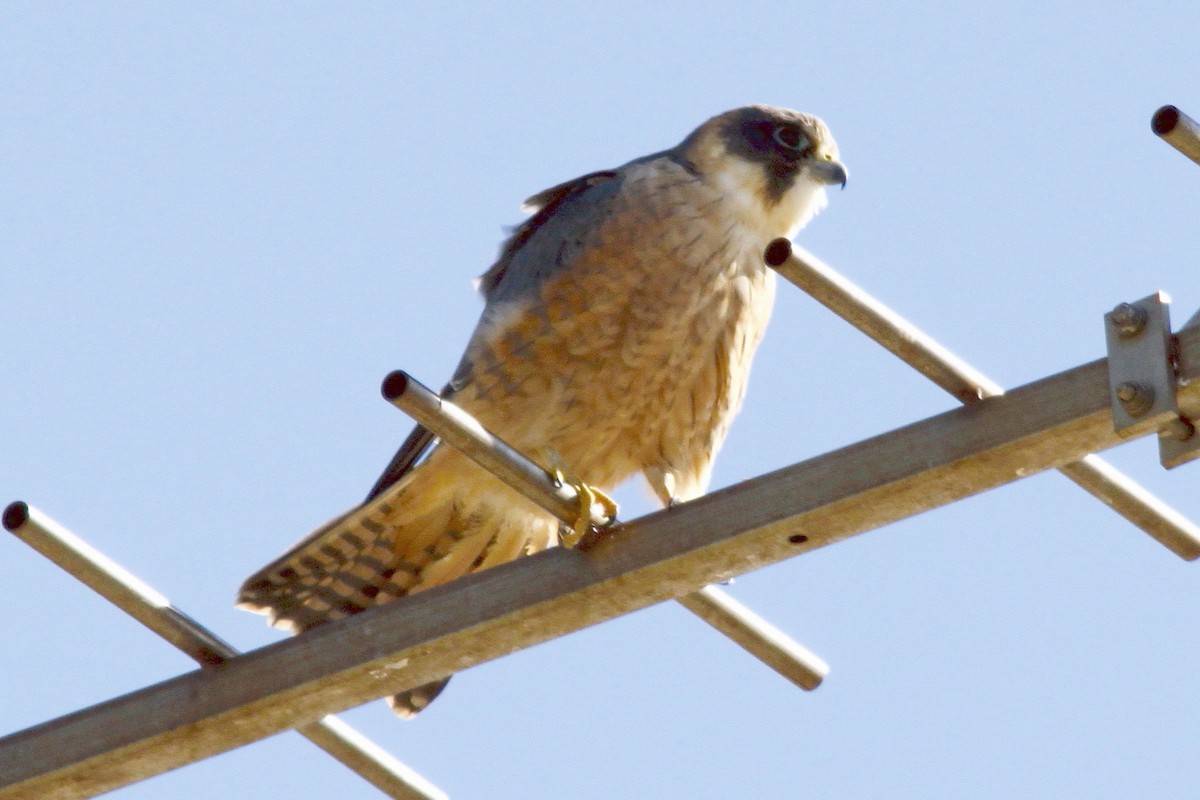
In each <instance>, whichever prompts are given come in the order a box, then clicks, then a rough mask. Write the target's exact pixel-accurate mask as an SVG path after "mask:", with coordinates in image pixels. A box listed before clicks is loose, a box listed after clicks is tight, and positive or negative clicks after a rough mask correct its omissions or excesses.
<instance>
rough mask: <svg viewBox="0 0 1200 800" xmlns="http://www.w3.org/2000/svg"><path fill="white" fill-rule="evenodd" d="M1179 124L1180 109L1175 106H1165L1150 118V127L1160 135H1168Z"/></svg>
mask: <svg viewBox="0 0 1200 800" xmlns="http://www.w3.org/2000/svg"><path fill="white" fill-rule="evenodd" d="M1178 124H1179V109H1178V108H1176V107H1175V106H1163V107H1162V108H1160V109H1159V110H1158V111H1155V112H1154V116H1153V117H1151V118H1150V128H1151V129H1152V130H1153V131H1154V132H1155V133H1156V134H1158V135H1159V136H1166V135H1167V134H1168V133H1170V132H1171V131H1173V130H1175V126H1176V125H1178Z"/></svg>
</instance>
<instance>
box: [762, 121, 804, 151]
mask: <svg viewBox="0 0 1200 800" xmlns="http://www.w3.org/2000/svg"><path fill="white" fill-rule="evenodd" d="M772 135H773V136H774V137H775V141H776V142H778V143H779V144H781V145H783V146H784V147H786V148H787V149H788V150H799V151H800V152H801V153H807V152H808V151H809V150H810V149H811V146H810V145H809V143H808V137H807V136H805V135H804V134H803V133H801V132H800V129H799V128H797V127H796V126H795V125H776V126H775V131H774V132H773V133H772Z"/></svg>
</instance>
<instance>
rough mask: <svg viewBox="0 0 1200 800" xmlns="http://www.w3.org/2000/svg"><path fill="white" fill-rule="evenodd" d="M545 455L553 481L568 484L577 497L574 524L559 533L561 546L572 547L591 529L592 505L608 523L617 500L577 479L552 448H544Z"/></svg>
mask: <svg viewBox="0 0 1200 800" xmlns="http://www.w3.org/2000/svg"><path fill="white" fill-rule="evenodd" d="M546 455H547V460H548V461H549V462H550V465H551V466H550V474H551V475H552V476H553V477H554V481H555V483H558V484H559V485H562V486H570V487H571V488H572V489H574V490H575V494H576V496H577V497H578V499H579V516H578V517H576V518H575V524H574V525H572V526H571V531H570V532H565V531H562V532H560V533H559V542H560V544H562V546H563V547H574V546H575V545H577V544H579V542H580V541H581V540H582V539H583V537H584V536H585V535H587V533H588V532H589V531H590V530H591V529H592V509H593V507H595V506H600V512H601V516H603V517H604V520H605V523H604V524H608V523H610V522H612V521H613V520H615V519H616V518H617V510H618V508H617V502H616V501H615V500H613V499H612V498H611V497H609V496H608V495H607V494H605V493H604V492H603V491H601V490H600V489H597V488H596V487H595V486H589V485H588V484H586V483H584V482H583V481H581V480H579V478H578V476H576V475H574V474H573V473H571V472H570V471H569V470H568V469H567V467H566V465H565V464H563V462H562V459H561V458H560V457H559V455H558V453H556V452H554V450H553V449H552V448H546Z"/></svg>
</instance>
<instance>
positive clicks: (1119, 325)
mask: <svg viewBox="0 0 1200 800" xmlns="http://www.w3.org/2000/svg"><path fill="white" fill-rule="evenodd" d="M1112 324H1113V327H1114V328H1116V330H1117V333H1118V334H1119V335H1120V336H1122V337H1125V338H1129V337H1132V336H1137V335H1138V334H1139V333H1141V332H1142V331H1143V330H1144V329H1145V327H1146V309H1144V308H1142V307H1141V306H1135V305H1134V304H1133V303H1121V304H1120V305H1118V306H1117V307H1116V308H1114V309H1113V310H1112Z"/></svg>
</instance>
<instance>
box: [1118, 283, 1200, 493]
mask: <svg viewBox="0 0 1200 800" xmlns="http://www.w3.org/2000/svg"><path fill="white" fill-rule="evenodd" d="M1170 303H1171V298H1170V297H1168V296H1167V294H1166V293H1165V292H1161V291H1160V292H1155V293H1154V294H1152V295H1150V296H1149V297H1146V298H1143V299H1141V300H1138V301H1137V302H1136V303H1121V304H1120V305H1118V306H1117V307H1116V308H1114V309H1113V310H1112V311H1110V312H1108V313H1107V314H1105V315H1104V332H1105V338H1106V340H1107V342H1108V388H1109V395H1110V397H1111V398H1112V415H1113V429H1114V430H1115V431H1116V432H1117V434H1118V435H1119V436H1134V435H1137V434H1144V433H1146V432H1148V431H1151V430H1157V431H1158V442H1159V460H1160V461H1161V462H1162V465H1163V466H1164V467H1167V468H1168V469H1169V468H1171V467H1176V466H1179V465H1180V464H1183V463H1184V462H1187V461H1190V460H1192V459H1193V458H1200V436H1197V435H1196V428H1195V425H1194V424H1193V423H1192V421H1191V420H1189V419H1187V418H1185V417H1183V416H1182V415H1181V414H1180V411H1179V403H1178V399H1177V397H1176V377H1175V352H1174V339H1173V337H1172V335H1171V318H1170V313H1169V309H1170Z"/></svg>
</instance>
